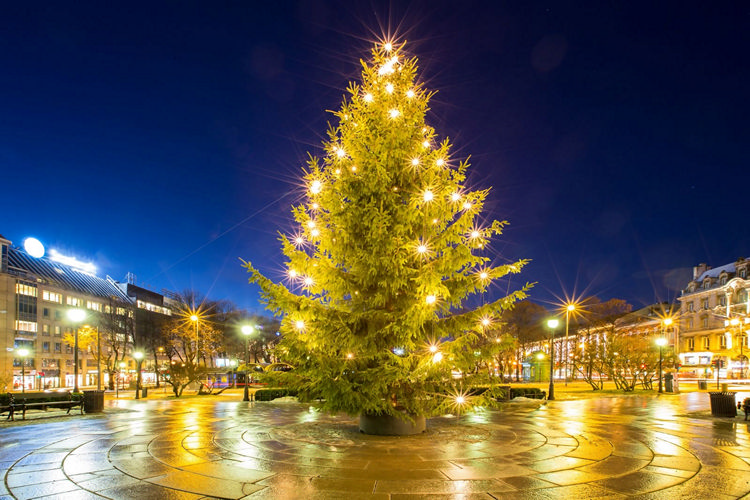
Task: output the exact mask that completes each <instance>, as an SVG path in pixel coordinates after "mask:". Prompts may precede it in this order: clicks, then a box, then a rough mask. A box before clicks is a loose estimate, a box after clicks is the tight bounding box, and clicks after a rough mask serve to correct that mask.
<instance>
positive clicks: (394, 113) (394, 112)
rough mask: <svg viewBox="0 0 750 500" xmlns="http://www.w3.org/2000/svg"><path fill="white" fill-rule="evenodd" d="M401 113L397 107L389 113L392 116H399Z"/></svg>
mask: <svg viewBox="0 0 750 500" xmlns="http://www.w3.org/2000/svg"><path fill="white" fill-rule="evenodd" d="M400 114H401V113H400V112H399V110H397V109H392V110H390V111H389V112H388V115H390V117H391V118H398V115H400Z"/></svg>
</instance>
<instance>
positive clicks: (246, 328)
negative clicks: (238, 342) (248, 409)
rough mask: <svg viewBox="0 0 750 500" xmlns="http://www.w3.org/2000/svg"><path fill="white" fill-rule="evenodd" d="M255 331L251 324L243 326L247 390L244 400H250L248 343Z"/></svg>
mask: <svg viewBox="0 0 750 500" xmlns="http://www.w3.org/2000/svg"><path fill="white" fill-rule="evenodd" d="M254 331H255V328H253V327H252V326H250V325H245V326H243V327H242V335H244V336H245V392H244V395H243V396H242V401H250V393H249V391H248V387H247V386H248V385H249V382H250V374H249V366H248V365H249V364H250V360H249V358H248V343H249V341H250V335H252V333H253V332H254Z"/></svg>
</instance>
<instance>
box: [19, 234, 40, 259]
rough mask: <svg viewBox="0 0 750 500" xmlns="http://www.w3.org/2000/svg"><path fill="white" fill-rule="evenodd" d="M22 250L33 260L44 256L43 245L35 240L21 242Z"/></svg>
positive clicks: (27, 239)
mask: <svg viewBox="0 0 750 500" xmlns="http://www.w3.org/2000/svg"><path fill="white" fill-rule="evenodd" d="M23 249H24V250H26V253H27V254H29V255H31V256H32V257H34V258H35V259H38V258H40V257H43V256H44V245H42V242H41V241H39V240H38V239H36V238H26V239H25V240H24V241H23Z"/></svg>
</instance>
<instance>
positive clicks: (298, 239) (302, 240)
mask: <svg viewBox="0 0 750 500" xmlns="http://www.w3.org/2000/svg"><path fill="white" fill-rule="evenodd" d="M294 242H295V243H296V244H298V245H302V244H303V243H304V242H305V240H304V239H303V238H302V236H297V237H296V238H294Z"/></svg>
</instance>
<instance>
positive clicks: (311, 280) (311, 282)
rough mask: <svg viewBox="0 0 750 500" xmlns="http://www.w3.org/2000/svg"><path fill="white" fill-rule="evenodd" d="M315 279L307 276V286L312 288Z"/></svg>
mask: <svg viewBox="0 0 750 500" xmlns="http://www.w3.org/2000/svg"><path fill="white" fill-rule="evenodd" d="M312 284H313V279H312V278H311V277H310V276H305V286H312Z"/></svg>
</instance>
